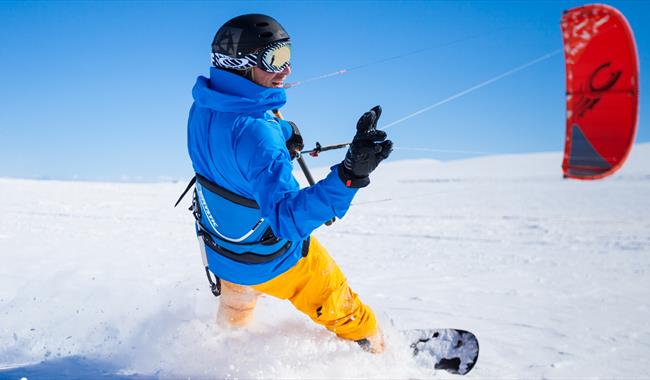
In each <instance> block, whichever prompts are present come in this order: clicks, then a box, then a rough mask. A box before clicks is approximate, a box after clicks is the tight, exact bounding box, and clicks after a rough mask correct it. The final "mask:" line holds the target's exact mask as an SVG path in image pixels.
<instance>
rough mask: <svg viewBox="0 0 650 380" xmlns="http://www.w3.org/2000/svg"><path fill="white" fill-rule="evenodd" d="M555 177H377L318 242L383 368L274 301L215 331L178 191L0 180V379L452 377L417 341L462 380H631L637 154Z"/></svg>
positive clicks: (543, 170)
mask: <svg viewBox="0 0 650 380" xmlns="http://www.w3.org/2000/svg"><path fill="white" fill-rule="evenodd" d="M560 162H561V153H559V152H551V153H539V154H524V155H513V156H493V157H482V158H475V159H470V160H461V161H452V162H437V161H431V160H416V161H398V162H387V163H385V164H383V165H382V167H380V169H379V170H378V171H377V172H376V173H375V175H373V177H372V184H371V187H369V188H367V189H364V190H362V191H361V192H360V193H359V194H358V196H357V198H355V202H354V205H353V206H352V207H351V209H350V212H349V213H348V215H347V216H346V217H345V218H344V219H343V220H339V221H337V222H336V223H334V225H333V226H331V227H321V228H320V229H318V230H317V231H316V232H315V234H316V236H317V237H318V238H319V239H320V240H321V242H323V243H324V244H325V246H326V247H327V248H328V249H329V251H330V253H331V254H332V255H333V256H334V258H335V259H336V260H337V262H338V263H339V264H340V266H341V267H342V269H343V271H344V273H346V275H347V276H348V279H349V281H350V283H351V285H352V287H353V289H354V290H355V291H356V292H358V293H359V294H360V295H361V296H362V299H363V300H364V301H365V302H366V303H368V304H370V305H371V306H372V307H373V308H374V309H375V311H376V312H377V315H378V317H379V319H380V321H381V323H382V325H383V327H384V330H385V331H386V333H387V340H388V345H389V349H388V351H387V352H386V353H384V354H382V355H370V354H367V353H364V352H362V351H361V350H360V349H359V348H358V347H357V346H356V344H354V343H349V342H345V341H341V340H339V339H337V338H336V337H334V336H333V335H332V334H330V333H329V332H327V331H325V330H323V329H322V328H321V327H318V326H316V325H314V324H313V323H312V322H311V321H310V320H309V319H308V318H306V317H304V316H302V315H300V314H299V313H298V312H296V311H294V310H293V309H292V307H291V305H289V304H288V303H287V302H284V301H278V300H274V299H271V298H265V299H263V300H262V301H261V302H260V303H259V306H258V309H257V311H256V320H255V322H254V323H253V325H252V326H251V327H249V328H247V329H244V330H240V331H228V330H224V329H222V328H219V327H218V326H216V324H215V323H214V319H215V312H216V308H217V302H218V301H217V300H216V299H215V298H214V297H213V296H212V295H211V293H210V291H209V288H208V284H207V280H206V278H205V275H204V273H203V268H202V264H201V259H200V255H199V251H198V247H197V243H196V239H195V237H194V233H193V226H192V221H193V219H192V216H191V214H190V213H189V212H187V211H186V208H187V206H188V200H187V199H186V200H185V201H184V202H183V203H182V205H183V207H180V206H179V207H178V208H176V209H174V208H173V207H172V205H173V203H174V202H175V200H176V198H177V196H178V195H179V194H180V192H181V191H182V190H183V189H184V187H185V183H182V182H177V183H155V184H142V183H140V184H123V183H120V184H115V183H93V182H62V181H35V180H19V179H0V262H1V263H2V264H0V368H2V369H0V378H8V379H20V378H21V377H26V378H28V379H29V378H33V379H37V378H66V379H68V378H96V377H102V378H108V379H122V378H129V379H148V378H163V379H164V378H179V377H182V378H193V379H197V378H198V379H203V378H206V379H207V378H212V379H214V378H233V379H234V378H239V379H249V378H449V377H451V375H448V374H446V373H444V372H440V371H438V372H435V373H434V372H431V371H428V370H423V369H421V368H419V367H418V366H417V365H416V364H415V362H414V361H413V360H412V359H410V358H409V355H408V349H407V348H406V347H405V345H404V342H403V341H402V338H401V337H400V335H399V333H398V331H399V330H400V329H407V328H415V327H455V328H463V329H467V330H470V331H472V332H474V333H475V334H476V335H477V336H478V338H479V340H480V344H481V355H480V358H479V361H478V364H477V365H476V367H475V368H474V370H473V371H472V372H471V373H470V374H469V375H468V378H476V379H481V378H485V379H493V378H535V379H541V378H550V379H561V378H626V379H627V378H646V377H647V376H648V370H647V360H648V359H647V358H648V357H650V343H649V342H650V215H649V213H648V210H650V197H649V196H648V194H650V144H638V145H636V146H635V147H634V149H633V151H632V154H631V156H630V158H629V161H628V162H627V164H626V166H625V167H624V168H623V169H622V170H621V171H620V172H619V173H617V174H615V175H614V176H612V177H610V178H607V179H605V180H602V181H572V180H563V179H562V178H561V170H560V167H559V166H560ZM309 163H310V164H311V165H312V166H314V165H317V161H311V162H309ZM325 172H326V169H320V170H314V174H315V175H316V176H317V177H318V176H322V175H323V174H324V173H325Z"/></svg>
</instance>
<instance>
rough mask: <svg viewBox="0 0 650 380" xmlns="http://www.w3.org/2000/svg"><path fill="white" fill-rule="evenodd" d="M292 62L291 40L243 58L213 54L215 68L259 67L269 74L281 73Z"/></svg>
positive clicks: (274, 44)
mask: <svg viewBox="0 0 650 380" xmlns="http://www.w3.org/2000/svg"><path fill="white" fill-rule="evenodd" d="M290 60H291V42H290V41H289V40H284V41H279V42H274V43H272V44H270V45H268V46H266V47H264V48H263V49H261V50H259V51H257V52H255V53H250V54H246V56H244V57H242V58H233V57H229V56H227V55H225V54H221V53H212V64H213V65H214V66H215V67H223V68H227V69H235V70H247V69H250V68H252V67H255V66H257V67H259V68H260V69H262V70H264V71H266V72H269V73H280V72H282V71H284V69H286V68H287V67H288V66H289V65H290V64H291V62H290Z"/></svg>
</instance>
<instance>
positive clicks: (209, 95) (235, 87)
mask: <svg viewBox="0 0 650 380" xmlns="http://www.w3.org/2000/svg"><path fill="white" fill-rule="evenodd" d="M192 97H193V98H194V101H195V103H196V104H197V106H199V107H205V108H210V109H213V110H216V111H220V112H234V113H243V114H255V113H264V112H266V111H268V110H271V109H278V108H280V107H282V106H283V105H284V104H285V103H286V102H287V97H286V93H285V91H284V89H283V88H266V87H262V86H260V85H258V84H256V83H254V82H251V81H249V80H248V79H246V78H243V77H241V76H239V75H237V74H233V73H229V72H227V71H223V70H219V69H217V68H215V67H211V68H210V78H209V79H208V78H206V77H203V76H199V77H198V78H197V79H196V84H195V85H194V88H193V89H192Z"/></svg>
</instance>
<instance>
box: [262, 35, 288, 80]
mask: <svg viewBox="0 0 650 380" xmlns="http://www.w3.org/2000/svg"><path fill="white" fill-rule="evenodd" d="M290 60H291V42H289V41H288V40H285V41H280V42H275V43H272V44H271V45H269V46H267V47H265V48H264V49H262V51H260V52H259V53H258V57H257V67H259V68H260V69H262V70H264V71H266V72H269V73H280V72H282V71H284V69H286V68H287V66H289V65H290V64H291V62H290Z"/></svg>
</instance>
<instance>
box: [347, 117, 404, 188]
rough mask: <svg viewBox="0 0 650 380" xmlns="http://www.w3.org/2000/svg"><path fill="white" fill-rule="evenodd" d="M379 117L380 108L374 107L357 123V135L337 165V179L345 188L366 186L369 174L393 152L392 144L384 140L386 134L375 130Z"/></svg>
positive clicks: (368, 181) (368, 182)
mask: <svg viewBox="0 0 650 380" xmlns="http://www.w3.org/2000/svg"><path fill="white" fill-rule="evenodd" d="M380 116H381V107H380V106H375V107H373V108H372V109H371V110H370V111H368V112H366V113H364V114H363V116H361V118H359V121H358V122H357V134H356V135H355V136H354V139H353V140H352V143H351V144H350V148H349V149H348V152H347V153H346V155H345V160H344V161H343V162H342V163H341V164H340V165H339V177H340V178H341V180H343V183H345V186H347V187H353V188H361V187H366V186H368V185H369V184H370V178H369V177H368V176H369V175H370V173H372V171H373V170H375V169H376V168H377V165H379V163H380V162H381V161H382V160H384V159H385V158H388V156H389V155H390V153H391V152H392V151H393V142H392V141H390V140H386V132H384V131H378V130H377V121H378V120H379V117H380Z"/></svg>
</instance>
